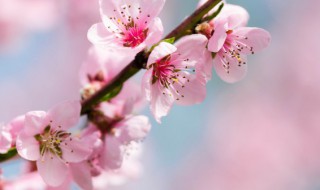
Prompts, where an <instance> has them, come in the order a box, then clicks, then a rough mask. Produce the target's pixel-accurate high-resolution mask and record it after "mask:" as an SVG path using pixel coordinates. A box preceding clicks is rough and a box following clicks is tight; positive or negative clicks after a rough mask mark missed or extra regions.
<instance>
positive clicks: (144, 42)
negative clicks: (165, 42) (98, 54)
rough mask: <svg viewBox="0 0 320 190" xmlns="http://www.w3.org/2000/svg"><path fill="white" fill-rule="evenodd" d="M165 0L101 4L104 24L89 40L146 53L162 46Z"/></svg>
mask: <svg viewBox="0 0 320 190" xmlns="http://www.w3.org/2000/svg"><path fill="white" fill-rule="evenodd" d="M164 3H165V0H148V1H147V0H129V1H119V0H100V12H101V17H102V21H103V22H102V23H97V24H95V25H93V26H92V27H91V28H90V29H89V31H88V39H89V40H90V41H91V42H92V43H94V44H100V45H101V44H102V45H104V46H107V47H125V48H127V49H128V48H130V49H135V50H137V51H140V50H142V49H143V48H145V47H146V46H148V45H152V44H154V43H156V42H158V41H159V40H160V38H161V35H162V33H163V26H162V22H161V20H160V19H159V18H158V17H157V16H158V15H159V13H160V11H161V9H162V7H163V5H164Z"/></svg>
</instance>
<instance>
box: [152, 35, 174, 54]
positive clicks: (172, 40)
mask: <svg viewBox="0 0 320 190" xmlns="http://www.w3.org/2000/svg"><path fill="white" fill-rule="evenodd" d="M175 40H176V38H175V37H172V38H167V39H164V40H161V41H160V42H158V43H156V44H155V45H153V46H152V47H151V48H150V50H149V52H150V53H151V52H152V51H153V50H154V48H155V47H157V46H158V45H159V44H160V43H161V42H167V43H169V44H173V43H174V42H175Z"/></svg>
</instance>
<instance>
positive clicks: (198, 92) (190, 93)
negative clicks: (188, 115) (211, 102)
mask: <svg viewBox="0 0 320 190" xmlns="http://www.w3.org/2000/svg"><path fill="white" fill-rule="evenodd" d="M183 76H184V77H185V78H183ZM179 81H181V82H182V83H180V84H179V83H174V84H173V87H174V89H173V91H172V94H174V96H175V99H176V101H175V102H176V103H177V104H179V105H193V104H198V103H201V102H202V101H203V100H204V99H205V97H206V80H205V78H204V77H203V76H201V75H195V74H190V73H188V72H183V74H182V72H181V74H179ZM188 81H189V82H188Z"/></svg>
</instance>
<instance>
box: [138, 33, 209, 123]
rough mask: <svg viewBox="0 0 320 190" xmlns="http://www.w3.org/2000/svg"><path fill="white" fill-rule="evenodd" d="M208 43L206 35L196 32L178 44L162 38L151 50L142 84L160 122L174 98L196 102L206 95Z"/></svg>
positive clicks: (185, 101) (184, 102) (185, 103)
mask: <svg viewBox="0 0 320 190" xmlns="http://www.w3.org/2000/svg"><path fill="white" fill-rule="evenodd" d="M206 43H207V39H206V38H205V37H204V36H203V35H198V34H196V35H190V36H187V37H184V38H182V39H181V40H180V41H179V42H178V43H176V46H174V45H171V44H169V43H166V42H162V43H160V44H159V45H158V46H157V47H155V49H154V50H153V51H152V52H151V54H150V57H149V60H148V63H147V67H148V70H147V72H146V73H145V75H144V78H143V85H142V86H143V90H144V93H145V96H146V98H147V100H148V101H150V102H151V105H150V108H151V111H152V113H153V115H154V117H155V118H156V120H157V121H158V122H160V119H161V117H163V116H166V115H167V114H168V112H169V110H170V108H171V107H172V105H173V103H174V102H176V103H177V104H180V105H192V104H196V103H200V102H202V101H203V100H204V99H205V95H206V88H205V84H206V77H205V72H204V71H203V68H206V66H204V65H205V64H207V61H206V60H207V56H208V53H207V51H206V49H205V47H206ZM209 55H210V54H209ZM209 65H210V64H209Z"/></svg>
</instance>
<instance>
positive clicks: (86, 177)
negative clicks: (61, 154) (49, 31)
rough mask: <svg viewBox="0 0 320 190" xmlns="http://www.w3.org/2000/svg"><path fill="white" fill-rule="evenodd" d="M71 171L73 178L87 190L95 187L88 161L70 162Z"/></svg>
mask: <svg viewBox="0 0 320 190" xmlns="http://www.w3.org/2000/svg"><path fill="white" fill-rule="evenodd" d="M70 171H71V174H72V177H73V180H74V181H75V182H76V183H77V184H78V185H79V186H80V187H81V188H82V189H86V190H91V189H93V186H92V179H91V178H92V176H91V172H90V171H91V168H90V166H89V164H88V163H87V162H81V163H77V164H74V163H72V164H70Z"/></svg>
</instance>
